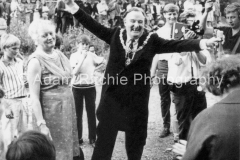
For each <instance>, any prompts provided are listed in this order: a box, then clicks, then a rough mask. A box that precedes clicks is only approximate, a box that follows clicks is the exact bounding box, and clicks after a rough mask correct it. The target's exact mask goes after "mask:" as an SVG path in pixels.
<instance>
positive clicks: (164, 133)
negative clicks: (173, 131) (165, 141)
mask: <svg viewBox="0 0 240 160" xmlns="http://www.w3.org/2000/svg"><path fill="white" fill-rule="evenodd" d="M169 134H170V130H169V128H164V129H163V130H162V132H161V134H160V136H159V137H160V138H164V137H167V136H168V135H169Z"/></svg>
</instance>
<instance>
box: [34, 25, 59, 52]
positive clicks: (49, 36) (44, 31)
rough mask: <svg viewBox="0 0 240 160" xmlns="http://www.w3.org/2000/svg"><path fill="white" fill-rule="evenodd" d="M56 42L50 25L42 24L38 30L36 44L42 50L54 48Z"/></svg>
mask: <svg viewBox="0 0 240 160" xmlns="http://www.w3.org/2000/svg"><path fill="white" fill-rule="evenodd" d="M55 43H56V34H55V31H54V28H53V27H52V26H44V27H43V28H41V29H40V30H39V31H38V45H40V46H42V48H43V50H45V51H49V50H51V49H53V48H54V46H55Z"/></svg>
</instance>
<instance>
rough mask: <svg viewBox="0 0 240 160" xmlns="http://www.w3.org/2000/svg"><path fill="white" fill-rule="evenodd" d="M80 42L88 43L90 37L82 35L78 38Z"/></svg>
mask: <svg viewBox="0 0 240 160" xmlns="http://www.w3.org/2000/svg"><path fill="white" fill-rule="evenodd" d="M80 41H81V43H84V44H90V38H89V36H87V35H82V36H81V38H80Z"/></svg>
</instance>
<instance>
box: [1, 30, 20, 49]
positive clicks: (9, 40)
mask: <svg viewBox="0 0 240 160" xmlns="http://www.w3.org/2000/svg"><path fill="white" fill-rule="evenodd" d="M20 44H21V41H20V39H19V38H18V37H16V36H14V35H13V34H3V35H2V36H1V49H2V50H3V49H5V48H8V47H12V46H16V45H20Z"/></svg>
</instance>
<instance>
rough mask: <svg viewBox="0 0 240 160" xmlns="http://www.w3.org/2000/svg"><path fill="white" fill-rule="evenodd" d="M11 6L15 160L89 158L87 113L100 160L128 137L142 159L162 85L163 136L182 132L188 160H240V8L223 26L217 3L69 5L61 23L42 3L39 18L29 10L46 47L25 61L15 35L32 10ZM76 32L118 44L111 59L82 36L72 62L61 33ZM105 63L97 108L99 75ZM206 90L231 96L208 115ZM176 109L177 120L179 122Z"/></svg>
mask: <svg viewBox="0 0 240 160" xmlns="http://www.w3.org/2000/svg"><path fill="white" fill-rule="evenodd" d="M7 3H8V2H5V1H3V2H2V3H0V10H1V11H3V12H2V16H4V18H3V21H5V22H6V25H5V26H6V27H3V28H1V27H0V30H1V29H2V30H3V31H4V32H3V33H2V34H1V41H0V46H1V51H2V52H3V55H2V57H1V59H0V85H1V89H0V99H1V102H2V103H1V110H2V112H0V113H2V115H1V121H0V124H1V125H0V126H1V135H2V136H1V137H2V138H0V140H1V142H0V143H2V144H3V152H4V153H3V154H4V156H5V157H6V160H21V159H25V160H28V159H29V160H33V159H36V160H37V158H38V159H39V160H42V159H44V160H55V159H57V160H82V159H84V154H83V152H82V149H81V145H82V144H83V135H82V132H83V126H82V125H83V119H82V118H83V108H84V106H85V108H86V112H87V118H88V134H89V136H88V139H89V143H90V144H91V145H92V146H93V147H94V151H93V155H92V160H110V159H111V157H112V153H113V149H114V145H115V141H116V137H117V134H118V131H124V132H125V141H126V142H125V144H126V145H125V146H126V152H127V157H128V159H129V160H140V159H141V156H142V153H143V150H144V146H145V144H146V139H147V125H148V102H149V94H150V89H151V87H152V85H153V84H154V83H156V82H157V84H158V87H159V94H160V97H161V105H160V107H161V112H162V118H163V130H162V132H161V133H160V135H159V137H160V138H164V137H166V136H169V135H170V130H171V129H170V127H171V126H172V127H173V128H175V129H174V142H175V143H176V144H175V146H174V151H175V152H176V153H177V154H179V155H180V156H182V157H181V158H182V159H188V160H194V159H201V158H202V159H209V160H210V159H233V160H235V159H236V160H237V159H239V156H238V155H239V142H240V141H239V137H238V135H239V123H240V121H239V118H238V113H239V112H240V110H239V109H238V104H239V101H238V98H237V96H238V93H239V89H238V87H239V77H240V76H239V75H240V71H239V59H240V57H239V56H236V55H235V54H238V53H240V3H237V2H235V3H231V4H229V5H228V6H226V7H225V9H224V15H225V16H226V22H227V25H226V26H222V24H221V25H220V24H219V22H221V20H222V19H221V18H220V16H221V13H220V4H219V1H214V2H213V1H211V0H206V1H192V0H186V1H185V2H182V1H181V0H179V1H178V2H176V3H175V4H174V3H166V4H165V2H162V1H159V0H156V2H155V3H153V2H151V1H150V0H148V1H147V2H146V3H144V4H142V3H141V2H140V1H138V0H136V1H131V2H128V1H124V2H123V1H115V0H113V1H111V2H109V4H106V1H105V0H101V2H96V3H94V4H90V3H88V2H87V1H83V2H80V1H76V2H74V1H73V0H67V1H62V0H59V1H58V2H57V5H56V8H55V9H56V10H55V16H56V18H55V21H52V19H53V17H51V16H50V12H49V9H47V6H46V3H44V4H43V5H42V2H41V1H37V3H36V5H35V8H34V10H32V8H31V7H29V8H28V7H27V6H28V5H26V4H27V3H29V4H30V2H26V4H25V7H24V8H25V16H24V20H25V23H28V24H29V28H28V33H29V35H30V37H31V38H32V40H33V41H34V44H35V45H36V49H35V51H34V52H33V53H32V54H31V55H30V56H29V57H27V59H25V57H22V56H21V55H20V52H19V49H20V46H21V41H20V39H19V38H18V37H16V36H15V35H13V34H11V33H7V31H6V30H7V28H8V27H9V24H10V23H11V21H12V20H14V19H19V18H22V17H21V16H20V14H19V13H22V7H21V5H20V4H18V2H17V1H14V0H13V1H12V2H11V5H10V8H11V10H10V11H9V15H8V12H7V10H2V8H1V6H4V7H6V5H4V4H7ZM8 6H9V5H8ZM29 6H30V5H29ZM30 8H31V9H30ZM0 13H1V12H0ZM28 14H29V16H28ZM31 17H32V20H31ZM210 17H211V18H210ZM0 22H1V14H0ZM159 22H161V23H159ZM106 23H109V24H106ZM158 24H161V25H158ZM70 25H73V26H74V27H76V28H77V27H82V28H86V29H87V30H89V31H90V32H91V33H92V34H94V35H96V36H97V37H98V38H99V39H101V40H103V41H104V42H106V43H107V44H109V45H110V53H109V57H108V59H107V60H106V59H104V58H103V57H100V56H98V55H96V54H95V44H92V43H91V40H90V37H89V36H88V35H81V37H80V43H79V44H78V49H77V50H76V52H74V53H72V54H71V56H70V59H68V58H67V57H66V56H65V55H64V53H62V52H61V51H60V50H59V48H60V45H61V43H62V42H61V40H60V41H59V40H57V39H59V37H58V36H57V33H58V32H61V33H62V34H64V33H66V32H67V30H68V28H69V26H70ZM0 26H1V25H0ZM154 26H155V27H154ZM179 26H180V27H179ZM0 33H1V32H0ZM205 37H210V38H208V39H204V38H205ZM105 64H106V65H107V66H106V69H105V73H104V78H103V81H102V84H101V85H102V91H101V99H100V103H99V105H98V106H97V107H96V94H97V93H96V85H97V84H96V83H95V81H94V80H95V79H94V74H95V70H96V68H97V67H99V66H101V65H105ZM204 69H205V70H204ZM203 70H204V71H203ZM202 73H204V74H203V76H202ZM203 77H204V78H205V80H206V82H205V84H204V85H202V83H201V80H202V78H203ZM204 87H205V88H204ZM204 89H208V90H209V91H210V92H211V93H213V94H214V95H224V94H227V97H226V98H224V99H223V100H222V101H220V102H219V103H218V104H216V105H214V106H213V107H212V108H210V109H207V100H206V95H205V90H204ZM171 103H173V104H174V105H173V106H174V110H175V113H170V106H171ZM231 107H232V108H231ZM96 108H97V109H96ZM171 115H172V116H171ZM228 116H229V117H228ZM171 117H173V118H174V120H173V121H172V122H171ZM230 117H231V118H232V119H231V118H230ZM96 118H97V119H98V124H97V121H96ZM173 118H172V119H173ZM176 122H177V123H176ZM206 124H207V125H206ZM223 124H224V125H223ZM224 127H225V128H224ZM28 130H34V131H30V132H29V131H28ZM228 133H231V134H228ZM183 140H185V141H188V143H187V146H185V145H184V144H186V142H185V141H183ZM183 142H184V143H183ZM231 144H233V145H231ZM229 146H231V147H229ZM40 148H43V149H40ZM219 148H221V150H219ZM226 150H227V151H228V152H227V153H228V154H225V153H224V151H226Z"/></svg>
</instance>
